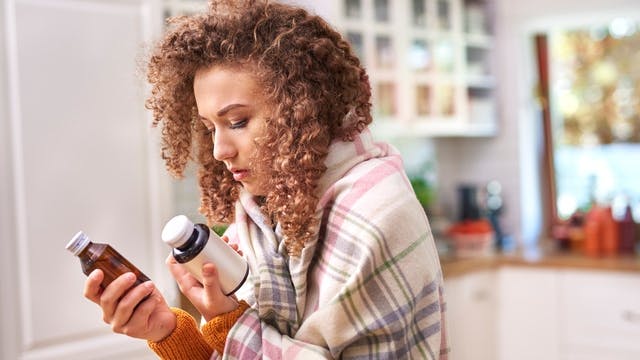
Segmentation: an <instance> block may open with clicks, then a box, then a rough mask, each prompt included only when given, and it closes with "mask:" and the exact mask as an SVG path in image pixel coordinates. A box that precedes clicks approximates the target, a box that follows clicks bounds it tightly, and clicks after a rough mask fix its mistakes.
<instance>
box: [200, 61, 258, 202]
mask: <svg viewBox="0 0 640 360" xmlns="http://www.w3.org/2000/svg"><path fill="white" fill-rule="evenodd" d="M193 91H194V94H195V98H196V105H197V107H198V115H199V116H200V120H201V121H202V123H203V124H204V126H205V127H206V128H207V129H208V130H209V131H211V136H212V138H213V145H214V147H213V157H214V158H215V159H216V160H219V161H222V162H223V163H224V164H225V165H226V167H227V169H229V171H231V173H233V178H234V179H235V180H236V181H239V182H241V183H242V186H244V188H245V189H247V191H249V192H250V193H251V194H253V195H265V194H266V191H265V189H264V187H265V186H264V185H263V184H261V181H260V179H258V177H257V175H256V174H257V171H256V169H255V168H252V166H251V164H250V163H251V159H252V157H253V156H254V154H255V151H256V143H255V139H256V138H258V137H260V136H262V135H263V133H264V131H265V119H266V118H267V117H268V116H269V109H268V107H267V105H266V104H267V103H266V101H265V99H264V97H263V96H262V93H261V92H260V91H259V89H258V84H257V82H256V80H255V79H254V78H253V77H252V76H251V75H250V74H249V73H248V72H245V71H242V70H237V69H230V68H226V67H217V66H214V67H210V68H206V69H201V70H199V71H197V72H196V74H195V78H194V81H193Z"/></svg>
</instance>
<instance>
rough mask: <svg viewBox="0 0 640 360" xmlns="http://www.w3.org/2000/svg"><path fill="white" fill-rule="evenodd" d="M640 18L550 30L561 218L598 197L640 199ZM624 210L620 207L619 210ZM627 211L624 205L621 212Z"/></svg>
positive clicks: (634, 202) (605, 199) (618, 200)
mask: <svg viewBox="0 0 640 360" xmlns="http://www.w3.org/2000/svg"><path fill="white" fill-rule="evenodd" d="M638 27H639V24H638V23H637V22H632V21H628V20H625V19H617V20H614V21H613V22H612V23H611V24H608V26H602V27H594V28H591V29H577V30H568V31H556V32H553V33H551V34H550V37H549V40H550V53H549V59H550V63H549V68H550V75H551V77H550V79H551V83H550V90H551V98H550V106H551V123H552V130H551V131H552V139H553V159H554V163H553V165H554V166H553V168H554V174H555V184H556V199H555V201H556V206H557V209H558V216H559V217H560V218H565V219H566V218H568V217H569V216H570V215H571V214H572V213H574V212H575V211H576V210H577V209H583V210H586V209H588V208H589V207H590V206H591V205H592V204H593V203H594V202H598V203H604V204H607V205H613V206H615V205H616V204H624V205H625V206H626V204H627V203H629V204H631V205H632V206H635V207H636V211H635V216H636V219H638V216H640V212H639V211H637V210H638V209H637V207H638V204H639V203H640V32H638ZM614 211H616V209H614ZM618 211H619V210H618Z"/></svg>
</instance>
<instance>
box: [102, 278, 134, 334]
mask: <svg viewBox="0 0 640 360" xmlns="http://www.w3.org/2000/svg"><path fill="white" fill-rule="evenodd" d="M135 281H136V275H135V274H134V273H132V272H128V273H125V274H123V275H120V276H118V277H117V278H116V279H115V280H113V281H112V282H111V284H109V286H107V288H106V289H104V291H102V295H100V303H99V305H100V307H101V308H102V318H103V320H104V322H106V323H107V324H111V322H112V321H113V317H114V314H115V312H116V309H117V307H118V303H119V301H120V299H121V298H122V297H123V296H124V294H125V293H126V292H127V290H129V289H130V288H131V286H133V284H134V283H135Z"/></svg>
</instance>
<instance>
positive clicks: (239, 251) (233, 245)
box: [220, 235, 242, 256]
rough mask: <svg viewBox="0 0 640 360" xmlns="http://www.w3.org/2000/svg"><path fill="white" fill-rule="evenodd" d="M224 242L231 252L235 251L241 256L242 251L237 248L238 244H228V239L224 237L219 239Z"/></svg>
mask: <svg viewBox="0 0 640 360" xmlns="http://www.w3.org/2000/svg"><path fill="white" fill-rule="evenodd" d="M220 238H221V239H222V240H223V241H224V242H226V243H227V244H228V245H229V246H231V248H232V249H233V250H235V251H236V252H237V253H238V254H240V256H242V250H240V248H239V247H238V244H229V237H228V236H226V235H222V236H221V237H220Z"/></svg>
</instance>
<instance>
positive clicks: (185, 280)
mask: <svg viewBox="0 0 640 360" xmlns="http://www.w3.org/2000/svg"><path fill="white" fill-rule="evenodd" d="M166 263H167V266H168V267H169V272H171V275H172V276H173V278H174V279H175V280H176V282H177V283H178V287H179V288H180V291H181V292H182V293H184V294H185V295H186V293H187V292H189V291H191V289H192V288H202V284H200V283H199V282H198V280H197V279H196V278H195V277H194V276H193V275H191V273H189V271H187V269H186V268H185V267H184V266H182V265H181V264H179V263H177V262H176V260H175V259H174V258H173V256H172V255H169V257H168V258H167V261H166Z"/></svg>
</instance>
